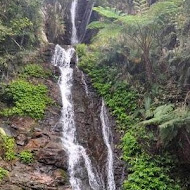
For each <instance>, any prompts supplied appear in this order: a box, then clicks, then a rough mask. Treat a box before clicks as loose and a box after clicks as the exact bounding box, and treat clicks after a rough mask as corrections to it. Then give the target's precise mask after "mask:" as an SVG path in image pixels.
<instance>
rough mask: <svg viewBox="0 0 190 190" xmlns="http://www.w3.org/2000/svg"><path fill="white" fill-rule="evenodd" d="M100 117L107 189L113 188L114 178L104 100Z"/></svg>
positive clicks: (111, 189)
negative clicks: (104, 149) (106, 152)
mask: <svg viewBox="0 0 190 190" xmlns="http://www.w3.org/2000/svg"><path fill="white" fill-rule="evenodd" d="M100 119H101V122H102V133H103V138H104V143H105V144H106V146H107V149H108V156H107V190H115V180H114V173H113V152H112V148H111V144H110V136H111V131H110V129H109V119H108V115H107V111H106V107H105V103H104V100H102V107H101V113H100Z"/></svg>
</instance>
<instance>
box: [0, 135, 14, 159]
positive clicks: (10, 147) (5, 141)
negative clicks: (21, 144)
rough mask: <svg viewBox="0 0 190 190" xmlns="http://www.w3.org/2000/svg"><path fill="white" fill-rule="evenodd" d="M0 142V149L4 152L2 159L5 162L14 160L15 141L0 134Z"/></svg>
mask: <svg viewBox="0 0 190 190" xmlns="http://www.w3.org/2000/svg"><path fill="white" fill-rule="evenodd" d="M0 138H1V140H2V148H3V150H4V157H5V159H6V160H8V161H11V160H14V159H15V158H16V156H15V140H14V138H12V137H8V136H6V135H3V134H1V133H0Z"/></svg>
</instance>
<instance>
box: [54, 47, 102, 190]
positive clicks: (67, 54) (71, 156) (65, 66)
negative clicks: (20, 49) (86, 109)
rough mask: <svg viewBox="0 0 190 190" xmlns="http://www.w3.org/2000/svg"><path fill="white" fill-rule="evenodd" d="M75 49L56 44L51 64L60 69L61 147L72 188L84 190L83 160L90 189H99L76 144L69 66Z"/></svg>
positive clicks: (71, 75)
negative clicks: (64, 152)
mask: <svg viewBox="0 0 190 190" xmlns="http://www.w3.org/2000/svg"><path fill="white" fill-rule="evenodd" d="M74 52H75V50H74V48H69V49H68V50H65V49H63V48H62V47H61V46H59V45H56V47H55V54H54V56H53V64H54V65H55V66H58V67H59V69H60V71H61V78H60V81H59V86H60V90H61V96H62V114H61V119H60V123H61V125H62V128H63V134H62V142H63V147H64V149H65V150H66V152H67V154H68V165H69V168H68V169H69V174H70V183H71V186H72V189H73V190H83V189H84V190H86V189H85V186H84V184H83V181H82V180H81V179H82V178H83V176H81V175H82V169H84V168H81V165H80V163H81V160H83V161H84V165H85V169H86V171H87V174H88V179H89V186H90V189H93V190H98V189H100V187H99V184H98V180H97V178H98V177H97V176H96V175H95V174H94V172H93V168H92V164H91V161H90V159H89V157H88V155H87V153H86V151H85V149H84V147H82V146H81V145H78V143H77V140H76V134H75V133H76V126H75V122H74V109H73V103H72V92H71V87H72V80H73V69H72V68H71V67H70V62H71V59H72V57H73V54H74Z"/></svg>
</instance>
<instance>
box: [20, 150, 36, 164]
mask: <svg viewBox="0 0 190 190" xmlns="http://www.w3.org/2000/svg"><path fill="white" fill-rule="evenodd" d="M19 158H20V160H21V162H23V163H25V164H30V163H32V162H33V160H34V156H33V154H32V153H31V152H30V151H28V150H24V151H22V152H21V153H20V154H19Z"/></svg>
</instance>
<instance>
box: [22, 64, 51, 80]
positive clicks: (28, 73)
mask: <svg viewBox="0 0 190 190" xmlns="http://www.w3.org/2000/svg"><path fill="white" fill-rule="evenodd" d="M50 75H51V72H50V71H47V70H45V69H44V68H43V67H42V66H41V65H39V64H27V65H26V66H25V67H24V69H23V71H22V72H21V76H22V77H25V78H28V77H36V78H47V77H49V76H50Z"/></svg>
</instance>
